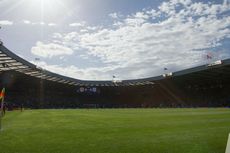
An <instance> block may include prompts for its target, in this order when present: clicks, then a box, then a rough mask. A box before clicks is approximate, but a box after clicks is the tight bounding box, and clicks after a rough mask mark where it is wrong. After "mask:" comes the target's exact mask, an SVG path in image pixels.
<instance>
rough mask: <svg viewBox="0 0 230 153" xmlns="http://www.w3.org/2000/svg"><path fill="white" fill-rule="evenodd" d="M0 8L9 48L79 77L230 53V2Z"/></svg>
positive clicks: (109, 1) (156, 71)
mask: <svg viewBox="0 0 230 153" xmlns="http://www.w3.org/2000/svg"><path fill="white" fill-rule="evenodd" d="M0 9H1V14H0V26H1V27H2V29H1V30H0V38H1V40H2V41H3V42H4V45H5V46H6V47H8V48H9V49H10V50H12V51H13V52H14V53H16V54H18V55H19V56H21V57H23V58H25V59H26V60H28V61H30V62H33V63H35V64H37V65H39V66H40V67H43V68H45V69H47V70H50V71H53V72H55V73H60V74H62V75H68V76H71V77H74V78H78V79H84V80H111V79H112V76H113V75H115V76H117V78H119V79H136V78H145V77H151V76H156V75H160V74H163V73H165V72H164V67H167V68H168V70H167V71H168V72H169V71H170V72H171V71H178V70H182V69H186V68H189V67H193V66H197V65H201V64H205V63H208V62H212V61H215V60H219V59H226V58H229V57H230V0H212V1H207V0H204V1H201V0H170V1H163V0H154V1H153V0H116V1H115V0H84V1H82V0H0ZM207 54H209V55H211V56H212V59H208V60H207V59H206V55H207ZM35 58H39V59H40V61H35Z"/></svg>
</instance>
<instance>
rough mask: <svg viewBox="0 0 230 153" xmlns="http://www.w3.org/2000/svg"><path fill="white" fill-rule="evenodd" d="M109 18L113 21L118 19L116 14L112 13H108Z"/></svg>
mask: <svg viewBox="0 0 230 153" xmlns="http://www.w3.org/2000/svg"><path fill="white" fill-rule="evenodd" d="M109 17H111V18H113V19H117V18H118V14H117V13H116V12H114V13H110V14H109Z"/></svg>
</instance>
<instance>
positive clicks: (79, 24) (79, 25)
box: [69, 21, 86, 27]
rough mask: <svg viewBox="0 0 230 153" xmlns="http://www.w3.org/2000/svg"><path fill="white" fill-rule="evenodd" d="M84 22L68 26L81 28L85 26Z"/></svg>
mask: <svg viewBox="0 0 230 153" xmlns="http://www.w3.org/2000/svg"><path fill="white" fill-rule="evenodd" d="M85 24H86V23H85V22H84V21H82V22H75V23H71V24H69V26H70V27H83V26H85Z"/></svg>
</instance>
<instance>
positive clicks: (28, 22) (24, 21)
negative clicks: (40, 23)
mask: <svg viewBox="0 0 230 153" xmlns="http://www.w3.org/2000/svg"><path fill="white" fill-rule="evenodd" d="M23 23H25V24H31V21H29V20H23Z"/></svg>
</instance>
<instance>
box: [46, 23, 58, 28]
mask: <svg viewBox="0 0 230 153" xmlns="http://www.w3.org/2000/svg"><path fill="white" fill-rule="evenodd" d="M48 26H50V27H54V26H57V24H56V23H49V24H48Z"/></svg>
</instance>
